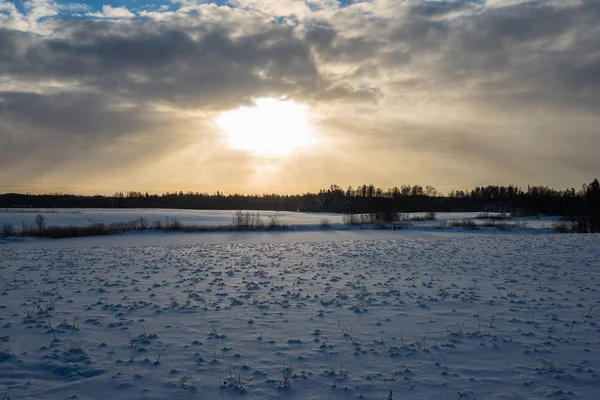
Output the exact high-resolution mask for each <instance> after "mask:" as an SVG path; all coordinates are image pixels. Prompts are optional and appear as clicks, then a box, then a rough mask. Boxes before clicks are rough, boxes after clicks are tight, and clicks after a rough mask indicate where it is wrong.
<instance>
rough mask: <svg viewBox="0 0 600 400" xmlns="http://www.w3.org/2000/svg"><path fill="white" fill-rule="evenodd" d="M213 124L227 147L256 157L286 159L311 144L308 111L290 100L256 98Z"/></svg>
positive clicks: (228, 112)
mask: <svg viewBox="0 0 600 400" xmlns="http://www.w3.org/2000/svg"><path fill="white" fill-rule="evenodd" d="M252 102H253V104H252V105H251V106H244V107H239V108H237V109H235V110H229V111H225V112H223V113H222V114H221V115H220V116H219V117H218V118H217V120H216V122H217V125H218V127H219V129H220V130H221V132H222V133H223V134H224V135H225V136H226V137H227V139H228V141H229V145H230V146H231V147H232V148H233V149H236V150H245V151H248V152H251V153H253V154H255V155H258V156H286V155H289V154H291V153H293V152H294V151H296V150H298V149H300V148H302V147H307V146H309V145H311V144H312V143H313V132H312V126H311V123H310V118H309V112H310V107H308V106H306V105H303V104H298V103H296V102H295V101H293V100H284V99H277V98H257V99H253V100H252Z"/></svg>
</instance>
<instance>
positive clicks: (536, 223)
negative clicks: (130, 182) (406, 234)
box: [0, 208, 555, 232]
mask: <svg viewBox="0 0 600 400" xmlns="http://www.w3.org/2000/svg"><path fill="white" fill-rule="evenodd" d="M236 212H237V211H233V210H173V209H141V208H139V209H135V208H134V209H83V208H81V209H29V208H25V209H10V208H9V209H7V208H4V209H0V226H1V225H2V224H5V223H8V224H12V225H13V226H14V227H15V228H16V229H19V227H20V226H21V225H22V224H23V223H25V224H27V225H31V226H33V225H34V224H35V217H36V216H37V215H38V214H42V215H43V216H44V218H45V220H46V224H48V225H58V226H88V225H91V224H97V223H104V224H110V223H112V222H129V221H133V220H137V219H139V218H145V219H146V220H147V221H148V222H149V223H152V222H153V221H161V222H163V223H164V222H165V221H166V219H167V218H176V219H177V220H179V221H180V222H181V223H182V224H184V225H202V226H228V225H231V223H232V218H233V216H234V214H235V213H236ZM258 213H260V215H261V217H262V219H263V222H265V223H267V222H268V217H269V216H276V217H277V218H278V219H279V221H280V222H281V223H282V224H284V225H288V226H289V227H291V228H292V229H294V228H296V229H302V228H304V229H306V228H309V229H313V230H314V229H320V225H321V222H322V220H323V219H327V221H328V223H329V224H330V225H331V227H332V228H334V229H355V228H356V227H349V226H347V225H344V222H343V219H344V218H343V215H342V214H334V213H304V212H291V211H258ZM478 214H479V213H477V212H464V213H457V212H453V213H437V214H436V219H437V220H436V221H411V222H410V224H411V225H412V226H411V227H410V228H411V229H433V228H435V227H436V226H438V225H439V224H440V222H441V221H446V222H448V223H450V222H452V221H462V220H464V219H474V218H475V217H476V216H477V215H478ZM407 215H408V216H409V217H414V216H423V215H425V213H410V214H407ZM554 220H555V218H554V217H537V218H536V217H527V218H518V219H511V220H508V221H507V222H509V223H512V222H517V221H518V222H522V223H525V224H526V227H527V230H534V229H535V230H539V229H542V230H544V231H545V232H550V231H551V230H552V229H551V227H552V223H553V222H554Z"/></svg>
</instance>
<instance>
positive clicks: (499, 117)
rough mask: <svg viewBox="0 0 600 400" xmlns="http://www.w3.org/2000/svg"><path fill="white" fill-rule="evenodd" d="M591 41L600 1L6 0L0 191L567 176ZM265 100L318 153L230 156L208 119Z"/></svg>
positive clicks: (1, 1)
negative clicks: (310, 130) (297, 117)
mask: <svg viewBox="0 0 600 400" xmlns="http://www.w3.org/2000/svg"><path fill="white" fill-rule="evenodd" d="M598 38H600V2H599V1H596V0H535V1H527V0H487V1H485V0H455V1H452V0H449V1H416V0H372V1H354V2H352V1H344V2H339V1H336V0H312V1H295V0H231V1H229V2H225V1H222V2H217V3H211V2H207V1H186V0H177V1H174V2H173V3H164V4H156V3H152V5H145V6H140V4H139V3H137V2H136V3H133V2H132V3H126V2H125V3H123V5H122V6H120V7H118V6H115V5H114V4H113V6H109V5H103V4H96V3H93V4H88V5H86V4H80V3H77V4H76V3H64V2H54V1H47V0H31V1H26V2H24V3H23V2H18V3H13V2H10V1H7V0H0V192H7V191H18V192H24V191H30V192H51V191H52V192H53V191H63V192H65V191H66V192H78V193H112V192H114V191H117V190H121V191H125V190H148V191H158V192H161V191H167V190H171V191H173V190H180V189H181V190H194V191H196V190H197V191H216V190H221V191H225V192H234V191H242V192H266V191H269V192H271V191H277V192H290V191H292V192H302V191H305V190H318V188H320V187H324V186H328V185H329V184H331V183H337V184H339V185H341V186H347V185H357V184H362V183H374V184H376V185H378V186H383V187H388V186H394V185H401V184H404V183H409V184H422V185H425V184H431V185H434V186H436V187H438V188H439V189H441V190H442V191H449V190H451V189H454V188H464V187H472V186H474V185H481V184H508V183H516V184H520V185H527V184H528V183H531V184H547V185H550V186H555V187H559V188H564V187H571V186H577V187H578V186H579V185H580V184H581V183H583V182H589V181H590V180H591V179H592V178H594V177H597V176H598V175H600V157H599V156H598V154H599V151H598V150H599V148H600V132H599V128H598V127H600V41H599V40H598ZM270 96H275V97H281V96H285V97H287V98H289V99H293V100H295V101H296V102H299V103H305V104H308V105H309V106H310V107H311V108H312V110H313V113H312V115H313V118H314V124H315V126H316V128H317V135H318V138H319V146H318V147H314V148H310V149H304V150H303V151H301V152H298V153H295V154H293V155H292V156H290V157H285V158H280V159H278V158H261V157H257V156H255V155H252V154H248V153H245V152H243V151H239V150H232V149H230V148H229V147H228V145H227V143H226V141H225V139H224V137H223V136H222V135H221V133H220V132H219V131H218V130H217V129H216V127H215V124H214V122H213V121H214V119H215V118H216V117H217V116H218V115H219V113H220V112H223V111H225V110H230V109H234V108H237V107H239V106H241V105H245V104H246V105H247V104H249V103H251V101H252V98H257V97H270ZM281 135H286V127H285V126H282V127H281Z"/></svg>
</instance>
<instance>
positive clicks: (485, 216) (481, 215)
mask: <svg viewBox="0 0 600 400" xmlns="http://www.w3.org/2000/svg"><path fill="white" fill-rule="evenodd" d="M475 218H477V219H492V220H498V221H503V220H506V219H511V218H512V217H511V215H508V214H506V213H500V214H490V213H487V212H482V213H479V214H477V216H476V217H475Z"/></svg>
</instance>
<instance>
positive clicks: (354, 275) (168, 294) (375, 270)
mask: <svg viewBox="0 0 600 400" xmlns="http://www.w3.org/2000/svg"><path fill="white" fill-rule="evenodd" d="M599 239H600V236H598V235H556V234H536V235H530V234H510V233H508V234H502V235H496V234H485V233H483V230H482V231H478V232H477V233H465V232H462V231H458V232H457V231H446V230H442V231H435V230H416V231H410V230H402V231H333V232H326V231H316V232H278V233H261V232H254V233H205V234H161V233H146V234H127V235H121V236H112V237H102V238H84V239H66V240H58V241H53V240H26V241H22V242H4V243H3V244H0V390H4V392H5V393H6V392H7V393H8V397H10V398H11V399H18V400H21V399H69V398H73V399H104V398H111V399H167V398H168V399H244V398H246V399H357V398H364V399H388V398H390V392H392V397H391V398H393V399H458V398H462V399H463V400H466V399H474V398H477V399H544V398H555V399H562V398H564V399H593V398H597V397H596V394H597V391H598V389H600V379H599V378H598V376H597V374H598V371H599V370H600V358H599V357H598V353H599V352H600V328H599V326H598V325H597V321H598V319H600V307H595V305H596V304H597V303H598V302H599V301H600V292H599V290H600V261H599V260H600V240H599ZM130 336H131V341H133V342H134V343H133V345H134V350H135V352H134V353H133V360H131V350H132V347H131V345H130ZM167 345H168V347H166V346H167ZM136 346H139V347H137V348H136ZM165 347H166V350H164V349H165ZM163 350H164V353H163V355H162V356H161V358H160V362H158V363H156V362H155V361H156V360H157V358H158V355H157V352H161V351H163ZM289 368H293V374H292V376H291V379H290V382H289V385H288V386H286V385H285V384H282V382H281V381H282V378H283V372H282V371H290V369H289ZM230 371H231V373H230ZM459 392H460V394H459ZM5 393H0V398H1V396H3V395H4V394H5ZM461 396H462V397H461Z"/></svg>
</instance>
